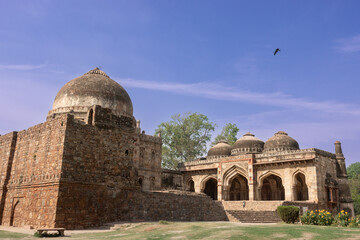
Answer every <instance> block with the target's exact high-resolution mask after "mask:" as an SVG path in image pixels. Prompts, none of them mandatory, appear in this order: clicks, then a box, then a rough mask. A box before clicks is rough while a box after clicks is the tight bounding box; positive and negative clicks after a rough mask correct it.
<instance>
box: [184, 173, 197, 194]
mask: <svg viewBox="0 0 360 240" xmlns="http://www.w3.org/2000/svg"><path fill="white" fill-rule="evenodd" d="M185 183H186V184H185V187H186V191H190V192H195V182H194V180H193V178H192V177H189V178H188V179H187V180H186V182H185Z"/></svg>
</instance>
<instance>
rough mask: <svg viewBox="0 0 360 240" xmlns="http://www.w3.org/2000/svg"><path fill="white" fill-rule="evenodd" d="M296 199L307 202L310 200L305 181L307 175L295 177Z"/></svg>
mask: <svg viewBox="0 0 360 240" xmlns="http://www.w3.org/2000/svg"><path fill="white" fill-rule="evenodd" d="M294 180H295V181H294V182H295V186H294V190H295V191H294V194H295V195H294V199H295V201H306V200H309V194H308V187H307V185H306V181H305V175H304V174H302V173H300V172H299V173H297V174H296V175H295V177H294Z"/></svg>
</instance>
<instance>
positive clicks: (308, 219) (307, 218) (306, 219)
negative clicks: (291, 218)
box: [300, 210, 319, 225]
mask: <svg viewBox="0 0 360 240" xmlns="http://www.w3.org/2000/svg"><path fill="white" fill-rule="evenodd" d="M300 220H301V222H302V223H303V224H311V225H318V220H319V218H318V215H317V214H316V213H315V212H314V211H309V210H308V211H306V212H305V214H304V215H303V216H301V217H300Z"/></svg>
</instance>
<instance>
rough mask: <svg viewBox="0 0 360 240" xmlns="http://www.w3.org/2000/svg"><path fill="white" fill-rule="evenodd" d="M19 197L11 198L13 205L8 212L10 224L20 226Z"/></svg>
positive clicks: (21, 217)
mask: <svg viewBox="0 0 360 240" xmlns="http://www.w3.org/2000/svg"><path fill="white" fill-rule="evenodd" d="M20 200H21V198H14V199H13V206H12V208H11V213H10V224H9V225H10V226H14V227H20V226H22V219H23V216H22V211H21V202H20Z"/></svg>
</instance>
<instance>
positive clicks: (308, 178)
mask: <svg viewBox="0 0 360 240" xmlns="http://www.w3.org/2000/svg"><path fill="white" fill-rule="evenodd" d="M181 171H182V173H183V181H184V186H185V188H186V189H187V190H189V191H195V192H204V193H206V194H208V195H209V196H211V197H212V198H213V199H217V200H223V203H224V207H225V209H227V210H230V211H231V210H239V209H241V210H273V209H275V208H276V206H278V205H282V204H283V203H284V202H288V204H290V202H291V203H292V205H298V206H301V207H305V209H306V208H317V209H328V210H330V211H332V212H337V211H339V210H346V211H348V212H350V213H351V214H352V215H353V216H354V208H353V201H352V199H351V195H350V189H349V186H348V179H347V173H346V166H345V158H344V155H343V153H342V150H341V143H340V142H339V141H337V142H335V154H333V153H330V152H326V151H323V150H319V149H316V148H310V149H300V148H299V144H298V142H297V141H296V140H294V139H293V138H291V137H290V136H288V134H287V133H285V132H283V131H279V132H277V133H275V135H274V136H273V137H271V138H270V139H268V140H267V141H266V142H265V143H264V142H263V141H262V140H260V139H258V138H256V137H255V136H254V135H253V134H251V133H247V134H245V135H244V136H243V137H241V138H240V139H238V140H237V141H236V142H235V144H234V146H233V147H231V146H230V145H229V144H227V142H224V141H220V142H219V143H217V144H216V145H215V146H213V147H212V148H211V149H210V150H209V151H208V155H207V156H206V157H205V158H200V159H197V160H196V161H192V162H186V163H185V164H183V165H182V166H181ZM239 201H240V202H239ZM243 201H245V202H243Z"/></svg>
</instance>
